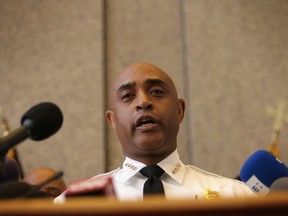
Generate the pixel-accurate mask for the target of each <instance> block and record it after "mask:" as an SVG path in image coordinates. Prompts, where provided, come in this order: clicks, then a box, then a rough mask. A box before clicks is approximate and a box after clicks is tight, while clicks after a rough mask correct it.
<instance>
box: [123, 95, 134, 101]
mask: <svg viewBox="0 0 288 216" xmlns="http://www.w3.org/2000/svg"><path fill="white" fill-rule="evenodd" d="M133 96H134V95H133V94H130V93H129V94H124V95H123V96H122V97H121V100H122V101H124V102H125V101H129V100H131V99H132V98H133Z"/></svg>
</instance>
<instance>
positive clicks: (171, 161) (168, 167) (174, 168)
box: [158, 149, 185, 184]
mask: <svg viewBox="0 0 288 216" xmlns="http://www.w3.org/2000/svg"><path fill="white" fill-rule="evenodd" d="M158 165H159V166H160V167H161V168H162V169H163V170H164V171H165V173H166V174H167V175H169V176H170V177H171V178H172V179H174V180H175V181H176V182H178V183H179V184H181V183H182V182H183V178H184V174H185V166H184V164H183V162H182V161H181V160H180V157H179V154H178V151H177V149H176V150H175V151H174V152H172V153H171V154H170V155H169V156H168V157H166V158H165V159H164V160H162V161H160V162H159V163H158Z"/></svg>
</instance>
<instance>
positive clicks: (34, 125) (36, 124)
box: [21, 102, 63, 140]
mask: <svg viewBox="0 0 288 216" xmlns="http://www.w3.org/2000/svg"><path fill="white" fill-rule="evenodd" d="M62 122H63V115H62V112H61V110H60V109H59V107H58V106H57V105H55V104H53V103H51V102H43V103H40V104H37V105H35V106H34V107H32V108H31V109H29V110H28V111H27V112H26V113H25V114H24V115H23V117H22V118H21V125H22V126H24V127H28V129H29V131H30V138H31V139H32V140H43V139H46V138H48V137H49V136H51V135H53V134H54V133H56V132H57V131H58V130H59V129H60V128H61V126H62Z"/></svg>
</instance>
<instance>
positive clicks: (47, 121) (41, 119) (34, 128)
mask: <svg viewBox="0 0 288 216" xmlns="http://www.w3.org/2000/svg"><path fill="white" fill-rule="evenodd" d="M62 122H63V115H62V112H61V110H60V109H59V107H58V106H56V105H55V104H53V103H51V102H43V103H40V104H37V105H35V106H33V107H32V108H30V109H29V110H28V111H27V112H26V113H25V114H24V115H23V117H22V118H21V125H22V126H21V127H20V128H18V129H16V130H15V131H13V132H11V133H10V134H8V135H7V136H5V137H3V138H2V139H0V156H1V155H2V156H4V155H5V154H6V153H7V152H8V150H9V149H10V148H12V147H13V146H15V145H17V144H18V143H20V142H22V141H24V140H25V139H26V138H28V137H30V138H31V139H32V140H35V141H39V140H43V139H46V138H48V137H49V136H51V135H53V134H54V133H56V132H57V131H58V130H59V129H60V128H61V126H62Z"/></svg>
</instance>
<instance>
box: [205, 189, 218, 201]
mask: <svg viewBox="0 0 288 216" xmlns="http://www.w3.org/2000/svg"><path fill="white" fill-rule="evenodd" d="M217 198H220V193H219V192H218V191H213V190H210V189H206V190H205V193H204V199H205V200H212V199H217Z"/></svg>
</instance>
